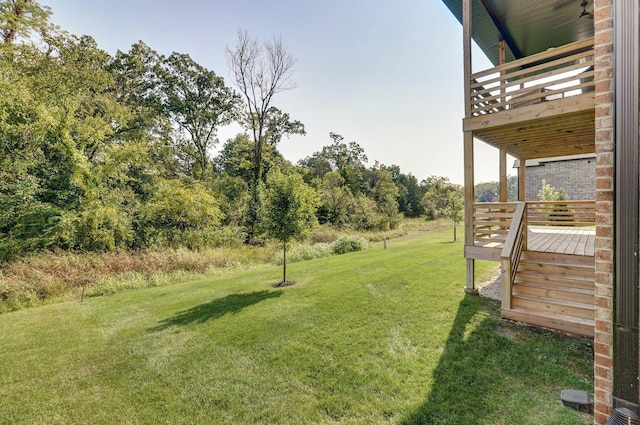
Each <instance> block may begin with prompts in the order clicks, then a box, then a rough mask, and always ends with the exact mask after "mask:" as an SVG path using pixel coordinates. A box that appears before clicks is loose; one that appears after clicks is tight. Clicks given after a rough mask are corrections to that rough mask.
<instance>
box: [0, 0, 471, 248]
mask: <svg viewBox="0 0 640 425" xmlns="http://www.w3.org/2000/svg"><path fill="white" fill-rule="evenodd" d="M0 4H2V6H3V7H2V8H0V26H1V27H0V31H2V37H3V40H2V45H1V47H0V75H1V77H0V90H1V91H2V93H3V96H2V98H1V99H0V145H1V149H0V261H7V260H11V259H12V258H15V257H17V256H20V255H23V254H25V253H31V252H37V251H41V250H70V251H87V252H104V251H116V250H130V249H133V250H135V249H144V248H159V247H168V248H178V247H186V248H190V249H199V248H206V247H215V246H222V245H239V244H243V243H251V244H260V243H262V242H263V241H264V239H265V233H264V228H263V227H262V226H261V217H262V215H263V211H262V209H261V208H262V207H261V205H262V204H263V203H264V201H265V198H264V197H265V196H268V193H270V192H269V191H268V190H265V185H266V184H267V181H268V179H267V176H269V175H270V174H277V173H280V174H284V175H292V174H296V175H299V176H301V178H302V181H303V182H304V184H305V185H307V186H308V187H309V188H311V189H312V190H313V191H315V193H316V195H317V196H316V197H315V198H314V199H316V198H317V204H316V205H315V221H317V223H319V224H321V225H329V226H336V227H338V228H343V229H348V230H354V231H375V230H386V229H393V228H396V227H397V226H398V225H399V224H400V222H401V220H402V217H425V219H436V218H440V217H448V218H451V219H452V220H453V221H454V222H455V221H459V220H460V203H461V198H462V189H461V187H460V186H459V185H456V184H453V183H451V182H450V181H449V180H448V178H446V177H438V176H431V177H428V178H427V179H424V180H421V181H418V179H417V178H416V177H415V176H413V175H412V174H411V173H404V172H402V170H401V169H400V167H399V166H397V165H384V164H381V163H379V162H378V161H374V164H373V165H371V166H369V165H368V163H369V161H368V158H367V155H366V153H365V152H364V149H363V148H362V147H361V146H360V145H359V144H358V143H357V142H355V141H352V142H349V143H347V142H345V140H344V138H343V137H342V136H341V135H339V134H337V133H330V134H329V137H328V140H327V141H328V143H327V145H326V146H324V147H323V148H322V149H321V150H319V151H317V152H314V153H313V154H312V155H310V156H308V157H306V158H303V159H302V160H300V161H298V162H297V163H295V164H293V163H291V162H290V161H288V160H287V159H286V158H284V156H283V155H282V154H281V153H280V152H279V151H278V143H279V142H280V141H281V140H282V139H283V138H286V137H288V136H289V135H292V134H304V133H305V131H304V124H303V123H301V122H299V121H297V120H294V119H292V118H291V117H290V115H289V113H287V112H284V111H281V110H280V109H278V108H277V107H276V106H274V99H275V100H277V94H278V93H280V92H282V91H284V90H290V89H292V88H293V84H292V77H293V66H294V64H295V59H294V58H293V56H291V55H290V54H289V52H287V51H286V48H285V47H284V45H283V44H282V42H281V41H280V40H279V39H277V38H274V39H271V40H266V41H259V40H256V39H253V38H252V37H251V36H250V35H249V34H248V33H247V32H246V31H239V32H238V40H237V44H236V46H235V47H233V48H229V49H228V50H227V58H228V65H229V68H230V74H231V75H232V77H231V78H230V79H231V80H232V84H233V85H234V86H235V88H233V87H231V86H230V85H227V83H226V82H225V80H224V79H223V78H222V77H220V76H218V75H217V74H216V73H215V72H214V71H212V70H208V69H206V68H205V67H203V66H202V65H200V64H198V63H197V62H195V61H194V60H193V59H192V58H191V57H190V56H189V55H188V54H185V53H178V52H174V53H172V54H170V55H168V56H165V55H162V54H160V53H158V52H157V51H155V50H153V49H152V48H151V47H149V46H147V45H146V44H145V43H144V42H142V41H140V42H137V43H135V44H133V45H132V46H131V47H130V48H129V50H128V51H126V52H124V51H120V50H118V51H117V52H116V53H115V54H114V55H113V56H112V55H109V54H108V53H107V52H105V51H104V50H102V49H100V48H99V46H98V45H97V43H96V42H95V40H94V39H93V38H91V37H90V36H80V37H78V36H75V35H70V34H68V33H66V32H65V31H63V30H62V29H60V28H58V27H57V26H55V25H54V24H53V23H51V22H50V21H49V17H50V15H51V10H50V9H49V8H47V7H45V6H42V5H40V4H38V3H37V2H35V1H26V2H14V1H2V2H0ZM232 122H235V123H238V124H239V125H240V126H241V127H242V128H243V131H242V132H240V133H239V134H237V135H236V136H235V137H233V138H231V139H228V140H226V141H225V142H223V143H220V142H219V141H218V139H217V136H216V134H217V130H218V129H219V128H220V127H221V126H224V125H227V124H229V123H232ZM214 147H218V149H217V151H216V152H217V154H215V155H212V152H213V148H214Z"/></svg>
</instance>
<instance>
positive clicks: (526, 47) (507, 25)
mask: <svg viewBox="0 0 640 425" xmlns="http://www.w3.org/2000/svg"><path fill="white" fill-rule="evenodd" d="M442 1H443V2H444V4H445V5H446V6H447V7H448V8H449V10H451V12H452V13H453V15H454V16H455V17H456V18H457V19H458V21H460V22H462V0H442ZM581 3H582V0H471V4H472V25H471V26H472V30H471V32H472V37H473V39H474V41H475V42H476V43H477V44H478V46H479V47H480V49H481V50H482V51H483V52H484V53H485V54H486V55H487V57H488V58H489V60H490V61H491V62H492V63H493V64H494V65H498V64H499V58H498V44H499V42H500V40H505V42H506V46H507V47H506V56H507V58H506V59H507V61H511V60H514V59H520V58H522V57H526V56H530V55H533V54H535V53H540V52H543V51H545V50H547V49H549V48H552V47H559V46H563V45H565V44H569V43H572V42H574V41H579V40H583V39H585V38H588V37H592V36H593V33H594V31H593V19H590V18H589V17H587V16H583V17H581V18H579V16H580V14H581V12H582V6H581ZM586 10H587V11H588V12H590V13H593V0H590V1H589V2H588V5H587V7H586ZM592 16H593V15H592Z"/></svg>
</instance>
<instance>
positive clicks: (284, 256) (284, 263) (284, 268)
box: [282, 241, 287, 282]
mask: <svg viewBox="0 0 640 425" xmlns="http://www.w3.org/2000/svg"><path fill="white" fill-rule="evenodd" d="M282 246H283V251H282V259H283V261H282V282H286V281H287V242H286V241H285V242H283V244H282Z"/></svg>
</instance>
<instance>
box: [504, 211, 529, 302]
mask: <svg viewBox="0 0 640 425" xmlns="http://www.w3.org/2000/svg"><path fill="white" fill-rule="evenodd" d="M525 249H527V208H526V204H525V203H524V202H518V203H517V207H516V210H515V212H514V214H513V220H512V221H511V230H510V231H509V234H508V235H507V240H506V241H505V243H504V247H503V248H502V253H501V255H500V263H501V267H500V269H501V274H500V281H501V288H502V293H501V301H502V308H503V309H510V308H511V296H512V292H513V291H512V286H513V281H514V280H515V277H516V273H517V271H518V263H519V262H520V255H521V254H522V251H524V250H525Z"/></svg>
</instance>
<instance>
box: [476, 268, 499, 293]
mask: <svg viewBox="0 0 640 425" xmlns="http://www.w3.org/2000/svg"><path fill="white" fill-rule="evenodd" d="M477 286H478V292H479V293H480V296H482V297H485V298H491V299H494V300H500V292H501V287H500V267H498V268H497V269H496V271H495V272H494V273H493V275H492V276H491V279H489V280H487V281H486V282H482V283H481V284H479V285H477Z"/></svg>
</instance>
